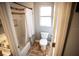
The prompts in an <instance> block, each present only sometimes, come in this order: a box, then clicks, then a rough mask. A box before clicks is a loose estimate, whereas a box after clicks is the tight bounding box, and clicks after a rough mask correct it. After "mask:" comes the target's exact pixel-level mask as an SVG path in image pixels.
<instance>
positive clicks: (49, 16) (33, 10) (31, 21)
mask: <svg viewBox="0 0 79 59" xmlns="http://www.w3.org/2000/svg"><path fill="white" fill-rule="evenodd" d="M19 4H23V3H19ZM19 4H17V3H10V6H11V12H12V17H13V20H14V25H15V26H14V27H15V31H16V35H17V38H18V46H19V48H20V50H22V48H23V47H24V46H25V45H26V44H27V43H28V41H30V44H31V47H32V46H33V45H34V44H35V45H38V46H39V45H40V46H41V42H42V40H41V39H46V40H43V41H44V43H42V44H45V46H47V45H48V44H52V41H53V40H51V39H52V37H53V34H54V33H53V8H54V3H50V2H47V3H26V6H28V8H24V7H23V6H21V5H19ZM12 7H13V8H12ZM43 7H44V8H45V9H44V8H43ZM14 8H17V9H18V10H17V9H14ZM19 9H24V10H19ZM45 10H46V11H45ZM19 11H20V12H19ZM44 11H45V12H44ZM46 12H47V13H46ZM25 23H26V24H25ZM43 33H44V35H42V34H43ZM52 33H53V34H52ZM46 35H47V36H46ZM42 36H43V37H44V36H46V37H44V38H43V37H42ZM40 41H41V42H40ZM35 42H39V44H38V43H35ZM45 42H47V43H45ZM38 46H34V47H36V48H37V47H38ZM34 47H32V48H30V49H29V52H28V51H27V54H28V55H30V54H31V55H32V53H33V52H36V53H40V52H38V51H36V50H34V51H32V53H31V50H33V49H34ZM49 47H51V45H50V46H49ZM40 48H41V47H40ZM45 48H46V47H45ZM38 49H39V47H38ZM40 54H41V53H40ZM48 54H50V51H49V52H48ZM36 55H37V54H36ZM38 55H39V54H38Z"/></svg>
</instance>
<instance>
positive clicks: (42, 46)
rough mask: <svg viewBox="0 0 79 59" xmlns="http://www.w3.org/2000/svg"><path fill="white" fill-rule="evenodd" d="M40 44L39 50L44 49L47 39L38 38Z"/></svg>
mask: <svg viewBox="0 0 79 59" xmlns="http://www.w3.org/2000/svg"><path fill="white" fill-rule="evenodd" d="M40 46H41V50H46V46H47V39H41V40H40Z"/></svg>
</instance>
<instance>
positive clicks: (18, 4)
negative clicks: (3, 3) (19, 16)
mask: <svg viewBox="0 0 79 59" xmlns="http://www.w3.org/2000/svg"><path fill="white" fill-rule="evenodd" d="M14 3H15V4H17V5H20V6H23V7H25V8H28V9H31V10H32V8H30V7H27V6H24V5H22V4H19V3H17V2H14Z"/></svg>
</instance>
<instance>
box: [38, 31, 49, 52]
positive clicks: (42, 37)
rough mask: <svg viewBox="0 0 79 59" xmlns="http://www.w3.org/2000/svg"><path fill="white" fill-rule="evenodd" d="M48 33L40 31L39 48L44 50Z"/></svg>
mask: <svg viewBox="0 0 79 59" xmlns="http://www.w3.org/2000/svg"><path fill="white" fill-rule="evenodd" d="M48 34H49V33H47V32H41V39H40V42H39V43H40V46H41V50H43V51H44V50H46V46H47V44H48V41H47V38H48Z"/></svg>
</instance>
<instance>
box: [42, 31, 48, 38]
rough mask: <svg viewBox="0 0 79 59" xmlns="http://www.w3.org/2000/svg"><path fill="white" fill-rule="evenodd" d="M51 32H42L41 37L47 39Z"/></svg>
mask: <svg viewBox="0 0 79 59" xmlns="http://www.w3.org/2000/svg"><path fill="white" fill-rule="evenodd" d="M48 35H49V33H48V32H41V39H47V38H48Z"/></svg>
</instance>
